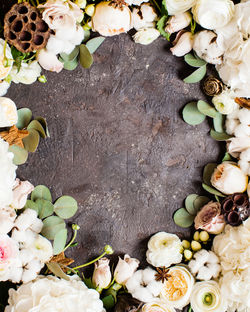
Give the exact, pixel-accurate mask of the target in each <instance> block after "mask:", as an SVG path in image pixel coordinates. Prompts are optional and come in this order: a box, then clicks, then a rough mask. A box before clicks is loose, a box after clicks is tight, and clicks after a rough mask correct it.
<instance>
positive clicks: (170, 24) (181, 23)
mask: <svg viewBox="0 0 250 312" xmlns="http://www.w3.org/2000/svg"><path fill="white" fill-rule="evenodd" d="M191 21H192V15H191V14H190V12H184V13H180V14H176V15H174V16H171V17H170V18H169V19H168V20H167V25H166V28H165V31H166V32H168V33H169V34H173V33H175V32H177V31H180V30H182V29H184V28H186V27H187V26H188V25H190V23H191Z"/></svg>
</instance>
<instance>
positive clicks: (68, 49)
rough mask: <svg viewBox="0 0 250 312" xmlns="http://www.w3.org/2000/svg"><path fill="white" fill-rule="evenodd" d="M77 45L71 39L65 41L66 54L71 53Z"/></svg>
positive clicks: (64, 50) (64, 51)
mask: <svg viewBox="0 0 250 312" xmlns="http://www.w3.org/2000/svg"><path fill="white" fill-rule="evenodd" d="M74 48H75V46H74V44H72V43H71V42H70V41H66V40H65V41H64V47H63V50H62V52H63V53H66V54H70V53H71V52H72V51H73V50H74Z"/></svg>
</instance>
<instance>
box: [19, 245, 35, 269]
mask: <svg viewBox="0 0 250 312" xmlns="http://www.w3.org/2000/svg"><path fill="white" fill-rule="evenodd" d="M20 259H21V261H22V264H23V266H25V265H26V264H27V263H29V262H30V261H32V260H33V259H34V254H33V253H32V250H31V249H27V248H23V249H21V250H20Z"/></svg>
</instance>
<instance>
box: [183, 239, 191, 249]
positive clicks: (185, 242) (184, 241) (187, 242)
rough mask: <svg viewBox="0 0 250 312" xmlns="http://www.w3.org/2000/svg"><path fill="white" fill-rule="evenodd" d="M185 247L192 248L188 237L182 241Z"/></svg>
mask: <svg viewBox="0 0 250 312" xmlns="http://www.w3.org/2000/svg"><path fill="white" fill-rule="evenodd" d="M181 244H182V246H183V248H185V249H189V248H190V242H189V241H187V240H186V239H184V240H183V241H182V242H181Z"/></svg>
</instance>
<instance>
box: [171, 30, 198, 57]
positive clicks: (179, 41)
mask: <svg viewBox="0 0 250 312" xmlns="http://www.w3.org/2000/svg"><path fill="white" fill-rule="evenodd" d="M193 44H194V36H193V35H192V33H191V32H189V31H186V32H184V33H182V34H180V36H178V34H177V37H176V39H175V45H174V47H173V48H171V49H170V51H171V52H172V54H173V55H175V56H179V57H180V56H184V55H185V54H187V53H188V52H190V51H191V50H192V49H193Z"/></svg>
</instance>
